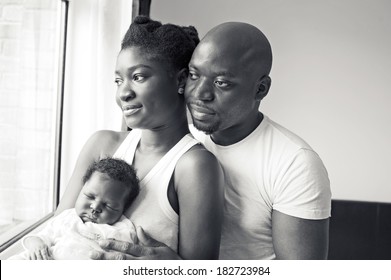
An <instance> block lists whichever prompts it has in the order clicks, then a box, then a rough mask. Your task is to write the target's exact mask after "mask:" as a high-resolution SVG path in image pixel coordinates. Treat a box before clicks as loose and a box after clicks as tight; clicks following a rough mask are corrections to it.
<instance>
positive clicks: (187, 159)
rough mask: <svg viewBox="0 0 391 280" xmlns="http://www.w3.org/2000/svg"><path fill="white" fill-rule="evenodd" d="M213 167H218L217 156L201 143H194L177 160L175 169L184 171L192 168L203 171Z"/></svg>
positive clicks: (195, 170) (213, 168)
mask: <svg viewBox="0 0 391 280" xmlns="http://www.w3.org/2000/svg"><path fill="white" fill-rule="evenodd" d="M215 168H220V164H219V162H218V160H217V158H216V157H215V156H214V155H213V154H212V153H211V152H210V151H208V150H207V149H206V148H205V147H204V146H203V145H202V144H196V145H194V146H193V147H192V148H190V149H189V150H188V151H187V152H186V153H184V154H183V155H182V157H181V158H180V159H179V160H178V162H177V165H176V169H175V171H176V172H181V171H183V172H184V173H186V172H188V171H189V170H193V172H197V171H199V172H200V173H203V172H209V171H211V170H215Z"/></svg>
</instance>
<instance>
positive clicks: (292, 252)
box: [272, 210, 329, 260]
mask: <svg viewBox="0 0 391 280" xmlns="http://www.w3.org/2000/svg"><path fill="white" fill-rule="evenodd" d="M272 234H273V245H274V251H275V253H276V257H277V259H301V260H311V259H327V253H328V245H329V244H328V240H329V219H322V220H308V219H301V218H296V217H293V216H289V215H286V214H283V213H281V212H278V211H276V210H274V211H273V214H272Z"/></svg>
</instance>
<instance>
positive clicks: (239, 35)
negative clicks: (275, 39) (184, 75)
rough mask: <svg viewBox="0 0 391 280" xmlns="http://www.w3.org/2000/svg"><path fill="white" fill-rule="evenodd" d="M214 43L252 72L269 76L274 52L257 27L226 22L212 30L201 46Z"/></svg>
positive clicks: (221, 50)
mask: <svg viewBox="0 0 391 280" xmlns="http://www.w3.org/2000/svg"><path fill="white" fill-rule="evenodd" d="M206 43H212V44H213V45H214V46H215V47H216V48H217V49H219V51H220V52H222V53H225V54H226V55H227V56H232V57H234V58H236V59H237V60H238V62H243V63H245V64H246V65H247V66H248V67H250V65H251V66H253V67H255V68H253V69H252V70H256V71H260V72H261V73H262V75H269V73H270V70H271V67H272V50H271V46H270V43H269V41H268V39H267V38H266V36H265V35H264V34H263V33H262V32H261V31H260V30H259V29H258V28H256V27H255V26H253V25H251V24H247V23H243V22H226V23H222V24H220V25H218V26H216V27H214V28H213V29H211V30H210V31H209V32H208V33H207V34H206V35H205V37H204V38H203V39H202V40H201V43H200V44H206Z"/></svg>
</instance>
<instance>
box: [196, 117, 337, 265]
mask: <svg viewBox="0 0 391 280" xmlns="http://www.w3.org/2000/svg"><path fill="white" fill-rule="evenodd" d="M191 131H192V133H193V134H194V136H195V137H196V138H197V139H198V140H199V141H200V142H202V143H203V144H204V146H205V147H206V148H207V149H208V150H209V151H211V152H212V153H213V154H214V155H215V156H216V157H217V159H218V160H219V161H220V163H221V165H222V168H223V170H224V175H225V179H226V188H225V205H224V222H223V230H222V239H221V247H220V259H274V258H275V253H274V248H273V243H272V223H271V217H272V211H273V209H274V210H277V211H279V212H281V213H285V214H287V215H290V216H295V217H299V218H304V219H314V220H316V219H325V218H328V217H329V216H330V213H331V191H330V181H329V179H328V174H327V170H326V169H325V167H324V165H323V163H322V161H321V159H320V158H319V156H318V155H317V154H316V152H314V151H313V150H312V148H311V147H310V146H309V145H308V144H307V143H306V142H305V141H304V140H302V139H301V138H300V137H298V136H297V135H295V134H293V133H292V132H290V131H289V130H287V129H285V128H284V127H282V126H280V125H279V124H277V123H275V122H273V121H271V120H270V119H269V118H268V117H267V116H264V119H263V121H262V122H261V124H260V125H259V126H258V127H257V128H256V129H255V130H254V131H253V132H252V133H251V134H250V135H249V136H247V137H246V138H245V139H243V140H241V141H239V142H238V143H235V144H233V145H229V146H220V145H216V144H215V143H214V142H213V141H212V140H211V138H210V137H209V136H206V135H205V134H203V133H201V132H199V131H197V130H196V129H195V128H194V127H191Z"/></svg>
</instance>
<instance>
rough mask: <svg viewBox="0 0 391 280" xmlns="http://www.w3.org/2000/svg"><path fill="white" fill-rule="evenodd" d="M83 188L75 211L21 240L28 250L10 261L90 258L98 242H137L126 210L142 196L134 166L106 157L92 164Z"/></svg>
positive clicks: (53, 219)
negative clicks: (139, 195)
mask: <svg viewBox="0 0 391 280" xmlns="http://www.w3.org/2000/svg"><path fill="white" fill-rule="evenodd" d="M83 183H84V186H83V188H82V190H81V192H80V194H79V196H78V198H77V200H76V204H75V208H72V209H68V210H65V211H63V212H62V213H61V214H59V215H58V216H55V217H54V218H52V219H51V220H50V221H49V222H48V224H47V225H46V226H45V227H44V228H43V229H42V230H41V231H40V232H38V233H37V234H34V235H28V236H26V237H25V238H24V239H23V240H22V244H23V247H24V248H25V249H26V251H25V252H22V253H21V254H19V255H16V256H14V257H11V259H30V260H41V259H42V260H46V259H57V260H58V259H62V260H64V259H66V260H69V259H77V260H81V259H90V258H89V252H90V251H91V249H92V248H93V249H95V250H100V251H102V249H101V248H100V247H99V245H98V243H97V241H99V240H100V239H107V238H114V239H116V240H122V241H127V242H136V240H137V235H136V230H135V227H134V225H133V223H132V222H131V221H130V220H129V219H127V218H126V217H125V216H123V213H124V211H125V210H126V209H127V208H128V207H129V206H130V204H131V202H132V201H133V200H134V198H135V197H136V196H137V195H138V193H139V180H138V178H137V176H136V173H135V170H134V169H133V167H132V166H130V165H129V164H128V163H126V162H125V161H123V160H120V159H114V158H104V159H101V160H99V161H97V162H95V163H93V164H92V165H91V166H90V167H89V168H88V170H87V171H86V174H85V175H84V178H83Z"/></svg>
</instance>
